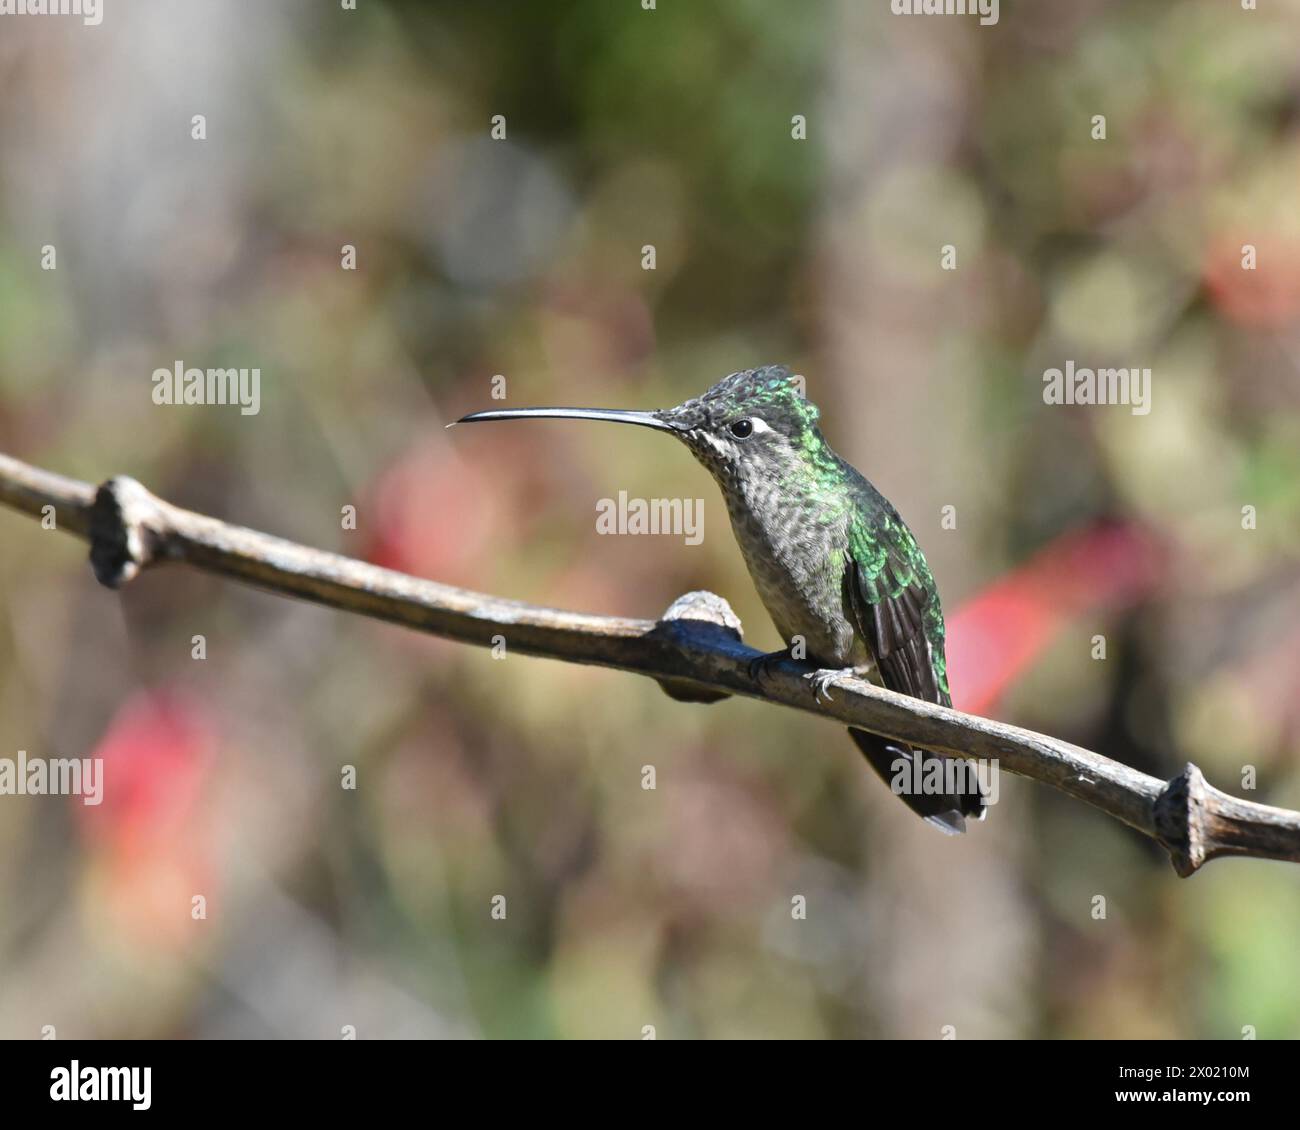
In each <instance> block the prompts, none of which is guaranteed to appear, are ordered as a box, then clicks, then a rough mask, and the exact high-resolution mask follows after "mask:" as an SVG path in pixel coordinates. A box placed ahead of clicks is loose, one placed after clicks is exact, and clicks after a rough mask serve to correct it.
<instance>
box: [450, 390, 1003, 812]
mask: <svg viewBox="0 0 1300 1130" xmlns="http://www.w3.org/2000/svg"><path fill="white" fill-rule="evenodd" d="M819 416H820V413H819V412H818V409H817V406H816V405H815V404H812V403H811V402H809V401H808V400H807V399H806V398H805V397H804V395H803V391H802V388H801V382H800V381H799V380H798V379H796V378H795V377H792V376H791V374H790V372H789V371H788V370H787V369H785V368H783V367H781V366H769V367H766V368H761V369H748V370H745V371H744V372H740V373H732V374H731V375H730V376H728V377H725V378H723V379H722V380H721V381H719V382H718V383H717V384H716V385H714V386H713V387H712V388H711V389H709V390H708V392H706V393H704V395H703V396H699V397H696V398H695V399H693V400H688V401H686V402H685V403H684V404H679V405H677V407H675V408H665V409H660V410H656V411H650V412H635V411H626V410H621V409H606V408H510V409H494V410H491V411H487V412H475V413H472V414H471V415H468V416H465V417H464V418H463V419H461V420H459V421H457V422H458V423H479V422H484V421H491V420H530V419H569V420H605V421H610V422H613V423H619V424H633V425H637V426H639V427H645V428H653V429H655V430H656V431H661V432H667V433H668V434H669V435H672V436H675V437H676V438H677V439H679V440H681V442H683V443H684V444H685V445H686V446H687V447H688V448H689V449H690V451H691V454H692V455H694V456H695V458H696V459H698V460H699V461H700V462H701V463H702V464H703V465H704V466H705V467H706V468H708V470H709V471H710V472H711V473H712V475H713V477H714V479H716V480H717V483H718V486H719V487H721V489H722V494H723V498H724V499H725V500H726V504H727V512H728V514H729V515H730V518H731V527H732V530H733V532H734V533H735V535H736V541H737V542H738V543H739V544H740V549H741V553H742V554H743V555H744V558H745V564H746V565H747V566H748V568H749V575H750V576H751V577H752V578H753V581H754V585H755V587H756V588H757V589H758V594H759V597H760V598H761V599H762V601H763V605H764V607H766V608H767V611H768V613H769V614H770V615H771V617H772V620H773V622H774V623H775V625H776V628H777V631H779V632H780V633H781V637H782V638H783V639H784V640H785V641H786V644H787V647H786V649H785V650H784V651H779V652H773V653H772V654H771V655H765V656H763V657H761V658H760V659H758V660H756V661H755V663H754V664H753V665H752V671H751V673H752V674H753V675H754V677H755V678H761V677H762V675H763V673H764V672H765V671H766V669H767V668H768V667H769V666H770V664H772V663H774V662H776V661H778V660H783V659H795V660H807V661H808V662H810V663H812V664H813V665H814V666H815V667H816V670H814V671H812V672H810V673H808V675H807V676H806V677H807V678H808V679H809V681H810V682H811V684H812V688H813V693H814V694H815V695H818V696H821V695H825V696H827V697H830V690H831V687H832V686H834V684H835V682H836V680H838V679H839V678H841V677H843V676H845V675H854V676H858V677H863V678H870V679H872V680H873V681H875V682H878V683H880V684H881V685H883V686H885V687H888V688H889V689H890V690H893V691H897V692H899V693H900V694H906V695H911V696H912V697H913V698H920V699H925V700H926V701H927V702H937V703H939V704H941V705H943V706H950V705H951V704H952V700H951V698H950V697H949V694H948V675H947V663H946V660H945V657H944V647H943V638H944V627H943V611H942V609H941V607H940V604H939V592H938V589H937V588H936V587H935V583H934V577H933V576H932V575H931V573H930V568H929V566H928V565H927V564H926V560H925V555H924V554H923V553H922V552H921V549H920V546H918V545H917V543H916V538H915V537H913V536H912V532H911V530H909V529H908V527H907V524H906V523H905V522H904V521H903V519H902V518H900V517H899V515H898V511H897V510H895V509H894V507H893V506H892V505H891V504H890V502H889V500H888V499H886V498H885V497H884V496H883V495H882V494H881V493H880V492H879V491H878V490H876V488H875V487H874V486H872V485H871V483H869V482H868V481H867V480H866V479H865V478H864V477H863V476H862V475H861V474H859V473H858V471H857V470H855V469H854V468H853V467H851V466H850V465H849V464H848V463H846V462H845V461H844V460H843V459H841V458H840V456H838V455H837V454H836V453H835V452H834V451H832V450H831V447H830V445H829V444H828V443H827V442H826V439H825V437H824V436H823V435H822V433H821V429H820V428H819V427H818V426H817V422H818V419H819ZM849 735H850V736H851V737H852V738H853V741H854V742H855V743H856V744H857V746H858V748H859V749H860V750H861V751H862V753H863V754H864V755H865V756H866V758H867V761H868V762H869V763H870V764H871V766H872V768H873V769H875V771H876V772H877V773H879V774H880V776H881V777H882V778H883V779H884V780H885V781H886V782H888V783H890V784H891V787H892V788H893V790H894V792H895V793H897V794H898V795H899V796H900V797H901V798H902V799H903V801H904V802H905V803H906V804H907V805H908V806H909V807H910V808H911V809H912V810H913V811H914V812H917V813H918V814H919V815H921V816H923V817H924V818H925V819H926V820H928V821H929V822H930V823H932V824H935V825H936V826H938V827H939V828H941V829H943V830H944V831H946V832H950V833H956V832H963V831H965V829H966V820H965V818H966V817H967V816H975V817H978V818H982V817H983V815H984V804H985V800H984V794H983V791H982V789H981V787H980V785H979V783H978V781H977V780H975V779H973V775H967V774H962V773H952V772H948V771H947V770H948V769H949V768H950V762H951V759H949V758H945V757H942V756H941V755H937V754H927V753H926V752H925V751H922V750H915V749H913V748H912V747H911V746H908V745H906V744H904V743H901V742H895V741H892V740H891V739H888V738H883V737H880V736H878V735H875V734H871V733H868V732H867V731H865V730H860V729H856V728H850V729H849ZM936 762H937V764H936ZM958 768H965V766H958ZM931 769H937V770H941V772H931V771H930V770H931Z"/></svg>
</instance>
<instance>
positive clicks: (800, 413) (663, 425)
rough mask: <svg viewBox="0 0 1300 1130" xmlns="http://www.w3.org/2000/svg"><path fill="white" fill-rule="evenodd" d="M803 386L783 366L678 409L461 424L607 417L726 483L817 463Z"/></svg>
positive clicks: (558, 412)
mask: <svg viewBox="0 0 1300 1130" xmlns="http://www.w3.org/2000/svg"><path fill="white" fill-rule="evenodd" d="M802 385H803V382H802V381H801V380H799V379H798V378H796V377H793V376H791V374H790V370H789V369H787V368H785V367H784V366H781V365H768V366H765V367H764V368H761V369H746V370H745V371H744V372H740V373H732V374H731V375H730V376H728V377H723V379H722V380H720V381H719V382H718V383H717V384H715V385H714V386H713V387H712V388H711V389H709V391H708V392H706V393H704V395H702V396H697V397H695V398H694V399H692V400H688V401H686V402H685V403H684V404H679V405H677V407H676V408H662V409H658V410H656V411H651V412H632V411H627V410H625V409H621V408H502V409H492V410H490V411H487V412H474V413H472V414H470V415H469V416H465V417H463V418H462V419H461V420H458V421H457V423H478V422H480V421H485V420H528V419H533V420H535V419H561V420H607V421H609V422H611V423H617V424H636V425H637V426H639V427H643V428H654V429H655V430H656V431H662V432H669V433H670V434H672V435H675V436H676V437H677V438H678V439H680V440H681V441H682V442H683V443H684V444H686V446H687V447H689V448H690V449H691V453H692V454H693V455H694V456H695V458H696V459H698V460H699V461H700V462H701V463H703V464H704V466H705V467H707V468H708V469H709V470H710V471H711V472H713V475H714V477H715V478H717V479H718V481H719V482H720V483H721V484H722V485H723V486H724V487H726V486H728V485H730V484H732V483H735V482H737V481H739V480H741V479H744V478H746V477H747V476H748V475H752V474H776V473H778V472H780V473H782V474H784V473H786V472H788V471H789V470H790V469H791V468H795V467H803V466H806V465H807V464H808V462H809V461H810V460H820V459H821V458H822V457H823V455H824V453H825V450H826V449H825V443H824V441H823V440H822V437H821V432H820V431H819V430H818V428H817V418H818V415H819V413H818V411H817V405H815V404H812V403H810V402H809V401H807V400H805V399H804V396H803V387H802Z"/></svg>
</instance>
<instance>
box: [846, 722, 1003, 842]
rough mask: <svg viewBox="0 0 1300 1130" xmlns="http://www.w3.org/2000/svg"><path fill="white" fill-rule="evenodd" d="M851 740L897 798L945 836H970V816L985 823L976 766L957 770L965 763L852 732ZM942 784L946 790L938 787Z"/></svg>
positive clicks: (859, 731) (871, 735) (868, 734)
mask: <svg viewBox="0 0 1300 1130" xmlns="http://www.w3.org/2000/svg"><path fill="white" fill-rule="evenodd" d="M849 737H851V738H852V739H853V741H854V743H855V744H856V745H857V747H858V749H860V750H861V751H862V754H863V756H864V757H865V758H866V759H867V761H868V763H869V764H870V765H871V768H872V769H874V770H875V771H876V772H877V773H879V774H880V778H881V780H883V781H884V782H885V784H887V785H888V786H889V787H890V789H891V790H892V791H893V793H894V795H895V796H897V797H898V798H899V799H900V800H901V801H902V802H903V803H904V804H905V805H907V807H908V808H910V809H911V810H912V811H913V812H915V813H916V814H917V815H918V816H922V817H924V818H925V820H926V821H927V822H928V823H930V824H933V825H934V826H935V827H936V828H938V829H939V830H940V831H942V832H946V833H947V834H948V835H950V836H955V835H957V834H959V833H961V832H964V831H966V817H967V816H973V817H974V818H975V819H976V820H983V819H984V804H985V800H984V791H983V789H982V788H981V787H980V784H979V781H978V779H977V778H976V777H975V775H974V773H973V772H968V771H967V770H968V769H969V770H973V769H974V766H973V765H970V766H963V765H961V764H955V763H956V762H960V760H961V759H960V758H952V757H944V756H943V755H941V754H937V753H926V752H925V751H924V750H916V749H913V748H912V747H911V746H909V745H905V744H903V743H902V742H896V741H893V740H891V739H889V738H882V737H880V736H879V735H877V734H871V733H868V732H867V731H866V730H858V729H854V728H852V727H850V728H849ZM935 762H939V763H940V765H939V766H938V767H935ZM940 769H942V771H943V772H942V776H940V773H939V770H940ZM954 770H958V771H956V772H954ZM939 781H942V782H943V783H944V787H935V786H936V784H937V783H938V782H939Z"/></svg>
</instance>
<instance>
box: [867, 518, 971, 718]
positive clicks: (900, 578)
mask: <svg viewBox="0 0 1300 1130" xmlns="http://www.w3.org/2000/svg"><path fill="white" fill-rule="evenodd" d="M844 586H845V589H846V596H847V597H848V599H847V601H846V602H845V603H846V604H847V605H848V608H849V610H850V612H851V614H852V617H853V621H854V624H855V626H856V627H857V630H858V633H859V634H860V635H861V637H862V639H863V642H865V643H866V645H867V648H868V650H870V652H871V655H872V658H873V659H874V660H875V661H876V669H877V670H878V671H879V672H880V679H881V682H883V683H884V684H885V686H886V687H888V688H889V689H890V690H891V691H898V692H899V694H905V695H910V696H911V697H912V698H921V699H925V700H926V701H927V702H937V703H939V704H941V705H943V706H951V705H952V700H951V699H950V698H949V697H948V678H947V664H946V662H945V658H944V650H943V613H942V611H941V610H940V608H939V595H938V592H937V591H936V590H935V585H934V578H933V577H932V576H931V575H930V569H929V566H928V565H926V563H925V558H924V557H923V556H922V554H921V550H920V547H919V546H918V545H917V544H916V539H915V538H914V537H912V533H911V531H910V530H909V529H908V528H907V527H906V526H905V525H904V524H903V520H902V519H901V518H899V517H898V516H897V515H895V514H889V513H884V514H881V515H878V518H877V521H875V522H872V523H871V527H870V529H867V528H866V527H865V524H859V523H854V525H853V526H852V527H850V530H849V553H848V558H847V561H846V569H845V577H844Z"/></svg>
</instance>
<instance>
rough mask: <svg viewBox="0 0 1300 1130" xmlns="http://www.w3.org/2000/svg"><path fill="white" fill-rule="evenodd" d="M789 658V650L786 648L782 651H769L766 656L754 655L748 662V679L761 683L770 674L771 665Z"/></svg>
mask: <svg viewBox="0 0 1300 1130" xmlns="http://www.w3.org/2000/svg"><path fill="white" fill-rule="evenodd" d="M789 658H790V649H789V648H788V647H787V648H786V649H785V650H784V651H769V652H768V653H767V654H766V655H756V656H754V658H753V659H751V660H750V661H749V677H750V678H751V679H753V680H754V682H756V683H758V682H762V681H763V679H765V678H767V676H768V675H769V674H771V671H772V666H773V664H776V663H780V662H782V661H783V660H786V659H789Z"/></svg>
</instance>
